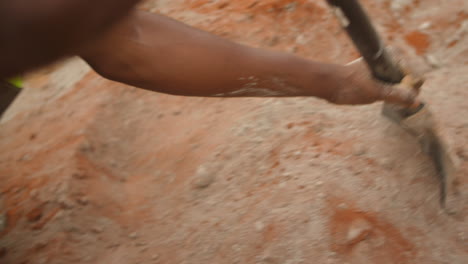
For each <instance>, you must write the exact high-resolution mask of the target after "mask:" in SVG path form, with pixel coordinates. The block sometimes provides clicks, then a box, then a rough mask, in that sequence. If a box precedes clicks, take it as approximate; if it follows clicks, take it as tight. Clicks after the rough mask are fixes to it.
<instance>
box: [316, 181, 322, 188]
mask: <svg viewBox="0 0 468 264" xmlns="http://www.w3.org/2000/svg"><path fill="white" fill-rule="evenodd" d="M322 185H323V181H317V182H316V183H315V186H317V187H320V186H322Z"/></svg>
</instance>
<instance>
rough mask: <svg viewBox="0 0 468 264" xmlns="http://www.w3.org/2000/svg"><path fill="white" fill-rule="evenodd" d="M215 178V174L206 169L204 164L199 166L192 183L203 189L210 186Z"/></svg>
mask: <svg viewBox="0 0 468 264" xmlns="http://www.w3.org/2000/svg"><path fill="white" fill-rule="evenodd" d="M214 180H215V174H214V173H212V172H210V171H208V170H207V169H206V167H205V166H203V165H202V166H200V167H199V168H198V170H197V173H196V174H195V180H194V181H193V185H194V187H195V188H198V189H204V188H207V187H208V186H210V185H211V184H212V183H213V182H214Z"/></svg>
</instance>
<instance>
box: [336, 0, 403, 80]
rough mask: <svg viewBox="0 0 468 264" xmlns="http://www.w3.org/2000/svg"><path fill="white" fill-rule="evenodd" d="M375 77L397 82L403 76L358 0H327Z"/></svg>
mask: <svg viewBox="0 0 468 264" xmlns="http://www.w3.org/2000/svg"><path fill="white" fill-rule="evenodd" d="M327 2H328V3H329V4H330V6H331V7H332V8H333V10H334V12H335V14H336V16H337V17H338V19H339V20H340V22H341V24H342V26H343V28H344V29H345V30H346V32H347V33H348V35H349V36H350V38H351V39H352V40H353V42H354V45H355V46H356V47H357V48H358V50H359V52H360V53H361V55H362V57H363V58H364V60H365V61H366V63H367V65H368V66H369V68H370V70H371V71H372V74H373V75H374V77H375V78H377V79H379V80H381V81H384V82H389V83H399V82H401V80H403V78H404V77H405V74H404V73H403V71H402V69H401V67H400V66H399V65H398V64H397V63H396V62H395V61H394V60H393V59H392V58H391V56H390V55H389V53H388V52H387V49H386V48H385V45H384V43H383V42H382V40H381V39H380V37H379V34H378V33H377V31H376V30H375V28H374V26H373V25H372V22H371V20H370V18H369V16H368V15H367V14H366V11H365V10H364V9H363V7H362V6H361V4H360V3H359V1H358V0H327Z"/></svg>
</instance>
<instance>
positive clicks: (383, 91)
mask: <svg viewBox="0 0 468 264" xmlns="http://www.w3.org/2000/svg"><path fill="white" fill-rule="evenodd" d="M335 77H336V78H335V86H334V88H335V90H334V91H333V94H332V96H331V97H330V98H329V101H330V102H332V103H335V104H351V105H356V104H371V103H374V102H376V101H385V102H388V103H392V104H399V105H404V106H408V107H412V106H417V105H419V104H420V103H419V102H418V100H417V99H416V97H417V95H418V92H419V91H418V89H419V88H420V87H421V85H422V81H421V79H417V78H415V77H413V76H411V75H408V76H406V77H405V79H404V80H403V81H402V82H401V83H400V84H396V85H390V84H386V83H383V82H379V81H378V80H376V79H374V78H373V77H372V75H371V73H370V71H369V70H368V68H367V66H366V65H365V63H364V61H363V60H362V59H358V60H356V61H353V62H352V63H350V64H347V65H346V66H342V68H340V69H338V70H337V72H336V76H335Z"/></svg>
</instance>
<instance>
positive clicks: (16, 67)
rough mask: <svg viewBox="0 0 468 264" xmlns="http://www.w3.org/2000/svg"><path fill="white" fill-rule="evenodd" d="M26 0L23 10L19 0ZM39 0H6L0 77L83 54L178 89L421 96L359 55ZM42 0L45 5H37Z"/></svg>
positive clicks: (150, 86) (215, 93)
mask: <svg viewBox="0 0 468 264" xmlns="http://www.w3.org/2000/svg"><path fill="white" fill-rule="evenodd" d="M26 2H28V4H29V6H28V8H27V9H26V10H23V11H21V9H20V8H18V6H20V7H21V4H22V3H23V5H25V4H24V3H26ZM37 2H38V1H27V0H15V1H11V0H0V10H1V11H0V36H1V37H2V41H0V57H1V58H2V60H3V61H4V62H5V63H1V64H0V77H6V76H12V75H14V74H18V73H20V72H24V71H28V70H31V69H34V68H36V67H38V66H41V65H44V64H46V63H49V62H52V61H54V60H56V59H58V58H61V57H64V56H69V55H74V54H78V55H80V56H81V57H82V58H83V59H84V60H86V61H87V62H88V63H89V64H90V65H91V66H92V67H93V69H94V70H95V71H96V72H97V73H99V74H100V75H102V76H103V77H105V78H108V79H110V80H114V81H119V82H123V83H126V84H129V85H133V86H136V87H140V88H143V89H147V90H152V91H157V92H163V93H168V94H174V95H183V96H208V97H240V96H255V97H272V96H274V97H290V96H315V97H320V98H323V99H326V100H328V101H330V102H333V103H337V104H367V103H373V102H375V101H380V100H384V101H388V102H392V103H398V104H404V105H412V104H415V93H413V92H412V91H411V89H410V88H408V87H402V86H388V85H385V84H383V83H379V82H377V81H375V80H373V79H372V77H371V76H370V74H369V72H368V70H367V69H366V67H365V66H364V64H363V63H361V62H358V63H354V64H351V65H347V66H342V65H335V64H324V63H319V62H314V61H310V60H306V59H303V58H300V57H297V56H294V55H291V54H286V53H280V52H273V51H268V50H262V49H255V48H251V47H247V46H243V45H240V44H237V43H234V42H231V41H228V40H225V39H222V38H220V37H217V36H214V35H212V34H209V33H207V32H204V31H200V30H197V29H194V28H192V27H189V26H187V25H184V24H182V23H180V22H177V21H175V20H172V19H170V18H168V17H165V16H161V15H156V14H151V13H146V12H142V11H134V10H132V6H133V5H134V4H135V3H136V2H137V1H136V0H133V1H132V0H113V1H110V0H101V1H89V0H86V1H85V0H68V1H59V0H45V1H40V2H41V3H40V4H39V3H37ZM108 2H112V3H108ZM36 3H37V5H38V6H42V8H41V9H40V10H39V11H37V10H34V9H33V8H32V7H31V5H32V4H36ZM109 6H112V7H113V8H112V9H109V8H108V7H109ZM84 14H85V15H84ZM16 25H21V26H16ZM51 25H53V26H52V27H51ZM57 25H62V26H57ZM18 32H20V33H18ZM29 32H32V34H28V33H29ZM2 43H3V44H2ZM51 47H53V49H52V48H51Z"/></svg>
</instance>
